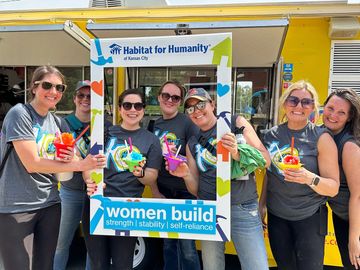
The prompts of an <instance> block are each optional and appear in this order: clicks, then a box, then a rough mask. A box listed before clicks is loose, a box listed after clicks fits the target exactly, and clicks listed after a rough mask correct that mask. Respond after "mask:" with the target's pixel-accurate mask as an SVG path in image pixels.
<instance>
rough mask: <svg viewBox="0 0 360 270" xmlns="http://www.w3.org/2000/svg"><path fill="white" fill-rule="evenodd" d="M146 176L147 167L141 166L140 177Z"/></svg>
mask: <svg viewBox="0 0 360 270" xmlns="http://www.w3.org/2000/svg"><path fill="white" fill-rule="evenodd" d="M144 176H145V169H143V168H141V175H140V176H138V178H143V177H144Z"/></svg>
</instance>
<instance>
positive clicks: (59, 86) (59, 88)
mask: <svg viewBox="0 0 360 270" xmlns="http://www.w3.org/2000/svg"><path fill="white" fill-rule="evenodd" d="M34 84H35V85H39V84H41V87H42V88H43V89H44V90H50V89H51V88H53V87H55V89H56V91H58V92H61V93H63V92H64V91H65V90H66V84H52V83H51V82H47V81H43V82H41V81H36V82H34Z"/></svg>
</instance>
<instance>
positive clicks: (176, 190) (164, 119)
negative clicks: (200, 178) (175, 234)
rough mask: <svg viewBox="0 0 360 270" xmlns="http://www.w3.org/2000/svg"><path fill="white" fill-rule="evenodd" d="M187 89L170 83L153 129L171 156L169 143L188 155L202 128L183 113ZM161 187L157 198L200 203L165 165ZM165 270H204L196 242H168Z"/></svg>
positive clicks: (160, 97) (164, 89)
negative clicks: (190, 141) (190, 143)
mask: <svg viewBox="0 0 360 270" xmlns="http://www.w3.org/2000/svg"><path fill="white" fill-rule="evenodd" d="M184 92H185V89H184V87H183V86H182V85H181V84H180V83H179V82H178V81H171V80H170V81H166V82H165V83H164V84H163V85H162V86H161V87H160V90H159V93H158V101H159V105H160V110H161V114H162V116H161V117H159V118H158V119H157V120H156V121H155V122H154V125H153V128H152V132H153V133H154V134H155V135H156V136H157V137H158V138H159V140H160V143H161V145H162V149H163V152H164V153H167V147H166V144H165V139H166V140H167V143H168V145H169V147H170V148H171V151H173V153H176V151H177V150H178V149H179V148H180V147H181V148H180V152H179V153H180V154H181V155H186V151H185V148H186V144H187V142H188V140H189V139H190V137H192V136H194V135H195V134H197V132H198V131H199V128H198V127H196V125H195V124H194V123H193V122H192V121H191V120H190V119H189V117H188V116H187V115H185V114H183V113H181V112H179V107H180V105H181V101H182V100H183V97H184ZM157 184H158V188H159V190H160V194H159V193H158V191H157V187H156V186H155V187H152V193H153V195H154V196H156V197H162V196H163V197H166V198H169V199H196V198H195V197H194V196H193V195H192V194H190V193H189V192H188V190H187V189H186V186H185V183H184V181H183V179H182V178H179V177H176V176H173V175H171V174H169V172H168V171H167V170H166V169H165V161H163V165H162V167H161V170H160V172H159V177H158V180H157ZM163 257H164V268H163V269H164V270H176V269H184V270H186V269H192V270H200V261H199V256H198V253H197V250H196V247H195V241H194V240H189V239H170V238H168V239H167V238H165V239H164V254H163Z"/></svg>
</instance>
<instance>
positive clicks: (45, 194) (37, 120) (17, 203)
mask: <svg viewBox="0 0 360 270" xmlns="http://www.w3.org/2000/svg"><path fill="white" fill-rule="evenodd" d="M25 106H28V108H29V111H30V113H31V116H30V115H29V113H28V110H27V109H26V108H24V105H23V104H18V105H16V106H15V107H13V108H12V109H11V110H10V111H9V112H8V114H7V115H6V117H5V119H4V124H3V129H2V134H1V145H0V149H1V151H0V155H1V160H2V159H3V158H4V155H5V152H6V149H7V147H8V145H7V144H8V143H10V142H12V141H35V142H36V144H37V150H38V155H39V156H40V157H42V158H48V159H54V158H55V147H54V145H53V141H54V138H55V133H56V132H60V130H59V128H58V126H57V124H56V121H55V118H54V116H53V115H52V114H51V113H48V114H47V115H46V116H45V117H43V116H40V115H39V114H38V113H37V112H36V111H35V110H34V109H33V108H32V107H31V105H28V104H27V105H25ZM60 121H61V120H60V119H58V122H60ZM61 130H62V131H67V130H69V128H68V126H67V125H66V123H65V121H61ZM57 183H58V182H57V180H56V179H55V177H54V175H53V174H49V173H28V172H27V171H26V169H25V167H24V165H23V164H22V163H21V161H20V159H19V157H18V155H17V153H16V151H15V150H14V149H13V150H12V151H11V153H10V155H9V157H8V159H7V161H6V163H5V166H4V169H3V172H2V174H1V176H0V213H20V212H27V211H32V210H38V209H42V208H45V207H48V206H51V205H53V204H56V203H59V202H60V198H59V195H58V189H57Z"/></svg>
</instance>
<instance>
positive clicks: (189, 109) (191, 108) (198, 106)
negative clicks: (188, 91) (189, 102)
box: [185, 101, 207, 114]
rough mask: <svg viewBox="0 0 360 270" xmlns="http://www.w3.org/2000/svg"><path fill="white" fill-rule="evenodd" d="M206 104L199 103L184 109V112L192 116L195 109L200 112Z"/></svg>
mask: <svg viewBox="0 0 360 270" xmlns="http://www.w3.org/2000/svg"><path fill="white" fill-rule="evenodd" d="M206 102H207V101H199V102H198V103H196V104H195V105H193V106H188V107H185V111H186V112H187V114H192V113H194V112H195V109H198V110H200V111H202V110H204V109H205V107H206Z"/></svg>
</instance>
